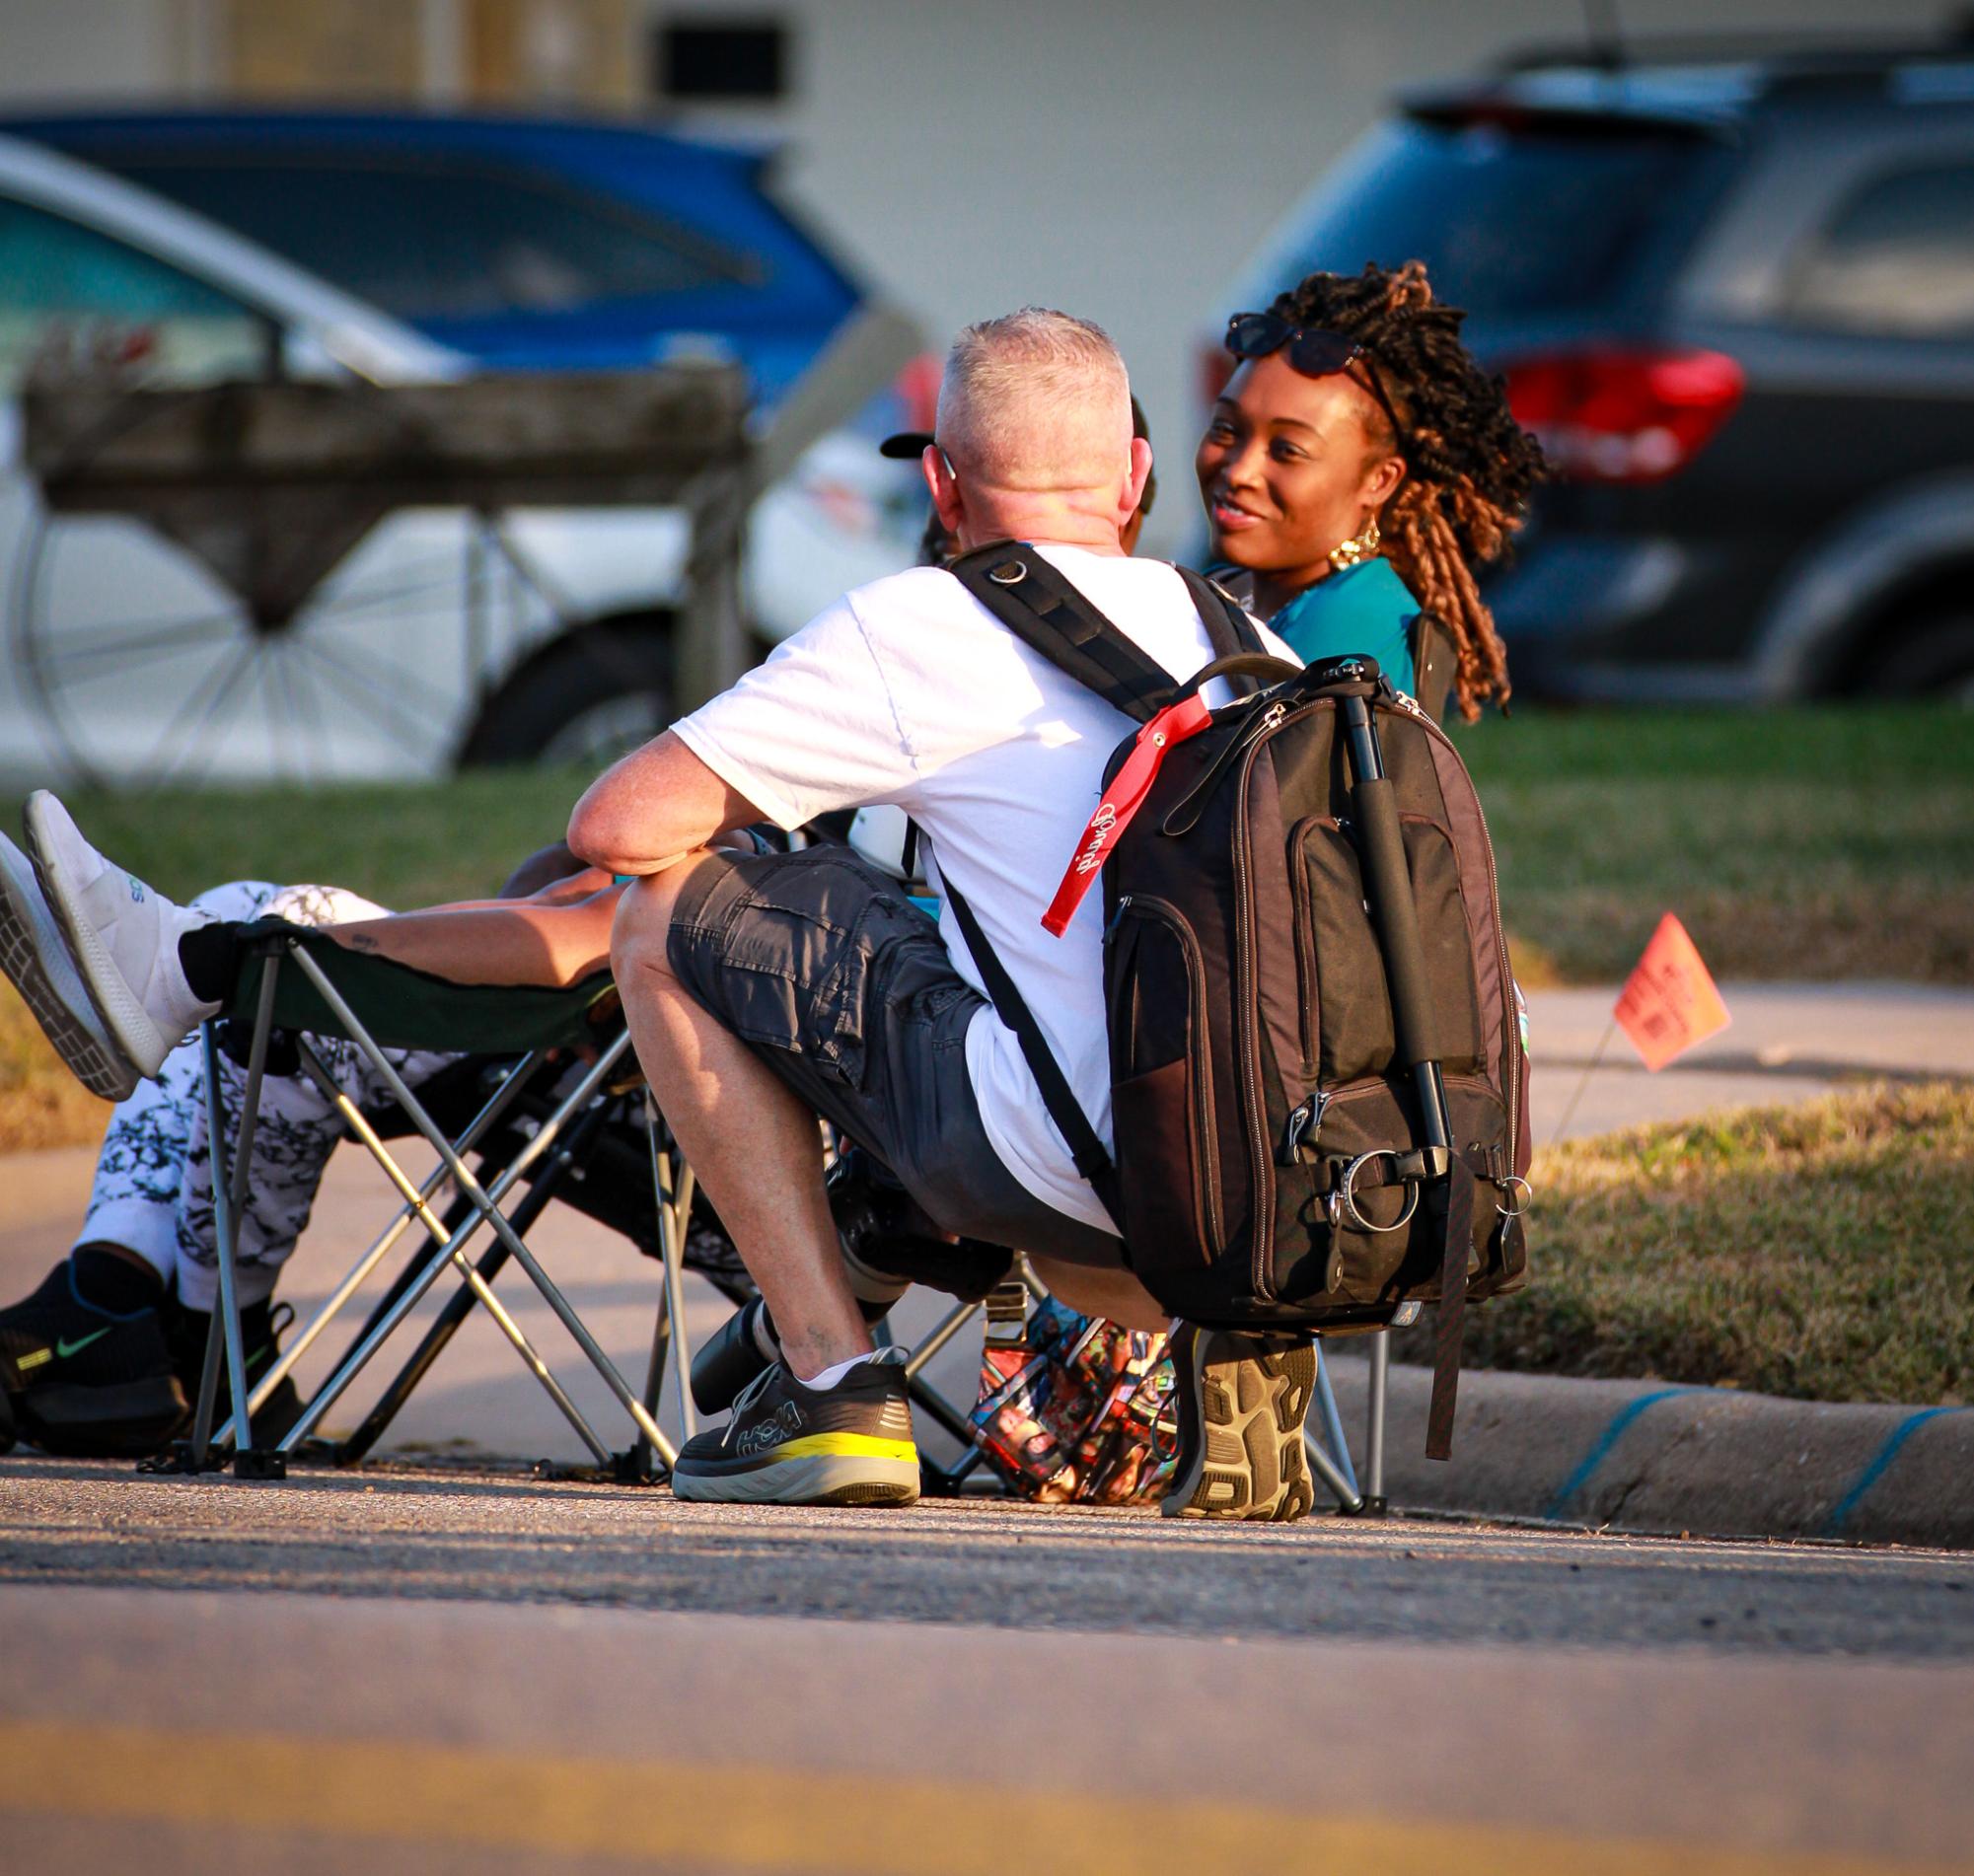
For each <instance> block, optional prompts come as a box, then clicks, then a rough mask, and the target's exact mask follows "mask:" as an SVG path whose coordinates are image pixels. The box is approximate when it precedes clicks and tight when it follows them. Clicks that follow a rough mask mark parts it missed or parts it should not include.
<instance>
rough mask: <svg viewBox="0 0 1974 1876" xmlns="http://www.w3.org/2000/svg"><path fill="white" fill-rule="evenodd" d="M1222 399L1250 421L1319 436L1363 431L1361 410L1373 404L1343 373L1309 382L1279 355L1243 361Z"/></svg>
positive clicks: (1366, 394)
mask: <svg viewBox="0 0 1974 1876" xmlns="http://www.w3.org/2000/svg"><path fill="white" fill-rule="evenodd" d="M1220 395H1221V397H1222V399H1223V400H1224V401H1225V402H1228V403H1233V404H1236V405H1238V406H1239V408H1240V409H1241V411H1242V412H1243V413H1244V414H1245V415H1246V416H1247V417H1248V418H1249V420H1250V421H1252V422H1256V423H1268V424H1274V425H1278V426H1281V427H1286V426H1289V425H1295V426H1297V427H1299V428H1303V429H1308V430H1313V431H1315V432H1317V433H1318V434H1319V435H1329V434H1334V433H1335V432H1336V431H1337V430H1338V429H1339V428H1340V427H1343V426H1345V425H1354V426H1355V427H1356V428H1357V429H1359V430H1361V429H1363V428H1364V416H1365V407H1366V406H1367V405H1371V399H1370V395H1369V394H1368V393H1367V392H1366V391H1365V390H1364V389H1363V387H1362V386H1361V385H1359V384H1357V383H1356V381H1355V380H1354V379H1353V378H1352V377H1350V376H1349V375H1348V374H1347V373H1344V372H1332V373H1330V374H1329V375H1328V376H1326V377H1322V378H1311V377H1308V376H1306V375H1305V374H1304V373H1302V372H1299V371H1297V370H1296V369H1295V367H1294V366H1293V365H1291V364H1289V362H1288V361H1287V360H1286V359H1285V358H1283V357H1282V356H1281V354H1280V353H1279V352H1271V353H1270V354H1269V355H1268V356H1267V357H1266V358H1251V359H1247V360H1245V361H1244V362H1243V363H1242V364H1241V365H1240V367H1239V368H1238V369H1237V370H1236V371H1235V373H1234V375H1233V376H1232V377H1231V378H1229V379H1228V380H1227V388H1226V390H1225V391H1224V392H1222V393H1221V394H1220ZM1371 407H1372V408H1375V406H1374V405H1371Z"/></svg>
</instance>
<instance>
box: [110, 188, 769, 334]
mask: <svg viewBox="0 0 1974 1876" xmlns="http://www.w3.org/2000/svg"><path fill="white" fill-rule="evenodd" d="M91 155H92V158H93V160H95V161H97V162H99V163H101V164H102V165H103V166H104V167H105V168H106V169H110V170H114V171H115V172H116V173H117V174H118V175H119V176H123V177H126V178H128V179H129V180H131V181H133V182H139V183H142V184H143V185H144V187H146V188H149V189H154V190H156V191H157V192H158V193H159V194H160V195H166V196H169V197H171V199H172V200H173V201H175V202H179V203H182V204H183V206H185V207H186V208H190V209H194V210H196V211H197V212H198V213H199V214H201V215H205V216H208V217H210V218H211V219H212V220H213V221H216V222H220V223H222V224H224V225H225V226H226V227H228V228H232V229H235V230H237V231H238V232H239V233H241V234H244V235H247V236H249V237H251V238H252V239H253V240H255V241H257V242H259V243H260V244H261V245H262V246H263V247H265V248H269V249H271V250H272V251H273V252H274V253H277V254H281V255H284V256H285V257H286V258H288V259H289V260H292V261H294V262H296V264H298V265H300V266H303V267H307V268H309V269H310V270H311V271H312V272H314V273H317V274H320V275H321V276H322V277H323V278H324V279H326V280H329V281H331V282H333V283H334V284H335V285H336V286H339V287H341V288H342V289H343V290H344V291H345V292H348V293H353V294H355V295H357V296H358V297H359V298H361V299H365V300H368V301H369V302H370V303H371V304H372V305H373V306H377V307H381V308H383V310H384V311H385V312H387V313H391V314H394V315H396V316H397V317H398V318H399V319H402V320H407V321H417V320H470V319H489V318H499V317H500V316H502V315H504V314H530V313H533V314H542V313H561V312H567V311H569V310H571V309H574V308H578V307H584V306H591V305H594V304H596V303H597V302H599V301H609V300H631V299H649V298H654V297H659V296H663V295H666V294H674V293H687V292H691V291H693V290H695V289H696V288H703V287H716V286H725V285H728V284H730V283H733V282H736V281H743V282H744V281H749V280H752V279H753V278H754V277H755V276H756V272H757V269H756V267H755V264H754V262H753V261H752V259H751V257H750V256H748V255H745V254H741V253H735V252H732V251H730V250H728V249H726V248H724V247H722V246H721V245H720V244H718V243H716V242H713V241H711V240H708V239H706V238H705V237H703V236H701V235H698V234H696V233H695V232H694V231H692V230H690V229H684V228H679V227H675V226H672V225H670V224H668V223H665V222H662V221H660V220H658V219H657V218H655V217H654V216H651V215H649V214H647V213H646V212H644V211H643V210H642V209H640V208H638V207H636V206H635V205H633V204H628V203H624V202H620V201H617V200H614V199H613V198H611V197H609V196H605V195H600V194H594V193H590V192H587V191H584V190H581V189H578V188H574V187H571V186H569V185H568V184H566V183H563V182H560V181H558V180H555V179H554V178H553V177H547V176H534V175H523V174H521V173H520V172H518V171H513V170H507V169H503V168H501V167H499V166H497V165H491V164H472V163H457V162H440V161H430V162H422V161H415V160H409V159H388V158H387V159H382V160H377V161H372V160H369V159H367V158H359V159H353V160H352V159H347V158H340V157H322V158H310V157H303V156H296V157H282V156H274V157H264V156H256V157H254V158H252V159H249V160H237V161H236V160H230V159H221V158H214V157H206V158H187V159H184V160H179V159H175V158H168V157H161V156H155V155H149V154H146V155H143V156H119V155H118V154H117V153H115V152H114V151H110V152H102V153H99V152H92V153H91Z"/></svg>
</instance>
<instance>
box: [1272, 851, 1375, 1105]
mask: <svg viewBox="0 0 1974 1876" xmlns="http://www.w3.org/2000/svg"><path fill="white" fill-rule="evenodd" d="M1288 855H1289V869H1288V870H1289V886H1290V893H1291V897H1292V899H1293V902H1294V908H1295V945H1296V955H1297V957H1298V958H1299V960H1300V971H1301V980H1302V1057H1303V1060H1302V1072H1303V1075H1304V1078H1305V1079H1306V1080H1308V1081H1310V1082H1312V1083H1314V1082H1319V1081H1320V1082H1321V1083H1322V1084H1323V1085H1324V1086H1325V1087H1332V1086H1335V1085H1336V1084H1337V1083H1339V1082H1345V1081H1359V1080H1361V1079H1362V1078H1363V1077H1365V1076H1366V1075H1382V1074H1385V1073H1387V1072H1388V1071H1389V1070H1390V1068H1391V1058H1392V1051H1393V1046H1394V1045H1393V1041H1392V1028H1391V993H1390V991H1389V990H1388V989H1387V988H1386V985H1385V975H1384V957H1383V955H1382V953H1380V951H1379V950H1378V941H1377V933H1376V931H1375V930H1374V929H1373V928H1372V925H1371V915H1370V910H1369V907H1368V906H1367V905H1366V904H1365V902H1364V877H1363V872H1362V869H1361V868H1360V867H1359V865H1358V863H1357V850H1356V848H1355V847H1354V846H1353V845H1352V844H1351V836H1350V834H1349V833H1348V832H1347V831H1346V830H1345V826H1344V824H1343V823H1342V822H1340V821H1338V820H1336V819H1335V818H1334V817H1332V816H1330V815H1312V816H1311V817H1310V818H1309V819H1308V820H1306V821H1298V822H1297V823H1296V824H1295V826H1294V828H1293V829H1291V830H1290V831H1289V835H1288Z"/></svg>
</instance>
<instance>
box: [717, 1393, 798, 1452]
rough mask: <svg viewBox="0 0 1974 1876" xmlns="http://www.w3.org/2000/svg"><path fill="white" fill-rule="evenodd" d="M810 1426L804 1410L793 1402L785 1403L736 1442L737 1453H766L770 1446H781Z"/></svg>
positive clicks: (734, 1445) (734, 1444) (748, 1429)
mask: <svg viewBox="0 0 1974 1876" xmlns="http://www.w3.org/2000/svg"><path fill="white" fill-rule="evenodd" d="M807 1424H808V1421H806V1420H805V1419H804V1418H803V1417H802V1409H801V1408H800V1407H797V1406H796V1405H795V1403H794V1402H793V1401H783V1402H782V1403H781V1405H780V1406H779V1407H776V1408H775V1409H774V1411H773V1413H772V1414H771V1415H770V1416H769V1417H768V1418H767V1419H765V1420H758V1421H756V1422H755V1424H754V1425H752V1426H750V1427H748V1428H747V1429H746V1430H745V1431H744V1432H743V1433H742V1434H741V1435H740V1437H739V1438H738V1439H737V1440H735V1441H734V1443H733V1450H734V1451H735V1452H736V1453H741V1454H748V1453H765V1452H767V1451H768V1448H769V1447H770V1446H779V1445H781V1444H782V1443H783V1442H784V1441H786V1440H792V1439H793V1438H794V1437H795V1435H796V1434H797V1433H799V1432H801V1430H802V1429H803V1427H805V1426H806V1425H807Z"/></svg>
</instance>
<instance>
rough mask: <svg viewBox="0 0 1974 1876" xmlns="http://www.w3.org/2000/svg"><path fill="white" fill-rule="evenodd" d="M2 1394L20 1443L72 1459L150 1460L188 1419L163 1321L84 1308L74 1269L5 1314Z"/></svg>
mask: <svg viewBox="0 0 1974 1876" xmlns="http://www.w3.org/2000/svg"><path fill="white" fill-rule="evenodd" d="M0 1390H4V1391H5V1393H6V1395H7V1397H8V1399H7V1407H8V1409H9V1414H10V1416H11V1418H12V1420H13V1422H14V1430H15V1432H16V1434H17V1435H18V1437H19V1438H21V1439H23V1440H26V1441H27V1442H28V1443H29V1444H30V1445H32V1446H38V1447H39V1448H40V1449H41V1451H42V1452H44V1453H52V1454H55V1455H57V1456H58V1457H60V1458H64V1459H142V1458H144V1457H145V1456H146V1455H148V1454H151V1453H155V1452H158V1451H160V1450H162V1449H163V1448H164V1447H165V1446H166V1445H167V1444H168V1443H169V1442H170V1440H171V1439H172V1436H173V1435H174V1434H175V1433H177V1432H178V1431H179V1430H180V1428H181V1427H182V1426H183V1424H184V1422H185V1419H186V1417H187V1412H186V1405H185V1394H184V1390H183V1388H182V1387H181V1386H180V1385H179V1379H178V1376H177V1374H176V1373H174V1371H173V1368H172V1351H171V1345H170V1343H169V1342H168V1340H167V1339H166V1335H165V1323H164V1317H163V1314H162V1312H161V1311H159V1310H156V1309H141V1310H133V1311H131V1312H129V1313H127V1314H119V1313H116V1312H112V1311H110V1310H105V1309H99V1308H97V1306H96V1305H95V1304H93V1303H86V1302H84V1301H83V1299H82V1297H81V1295H80V1294H79V1293H78V1292H77V1290H76V1286H75V1274H74V1269H73V1266H72V1265H71V1264H70V1263H69V1262H68V1261H67V1260H66V1259H64V1260H63V1261H62V1262H61V1263H58V1264H56V1265H55V1267H54V1268H53V1269H52V1270H50V1271H49V1272H48V1274H47V1276H46V1277H45V1278H44V1279H43V1281H42V1283H41V1286H40V1287H39V1288H38V1289H37V1290H36V1291H35V1293H34V1294H33V1295H32V1296H29V1297H25V1298H24V1299H23V1300H22V1301H20V1302H18V1303H16V1304H14V1305H13V1307H12V1308H10V1309H4V1310H0Z"/></svg>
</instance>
